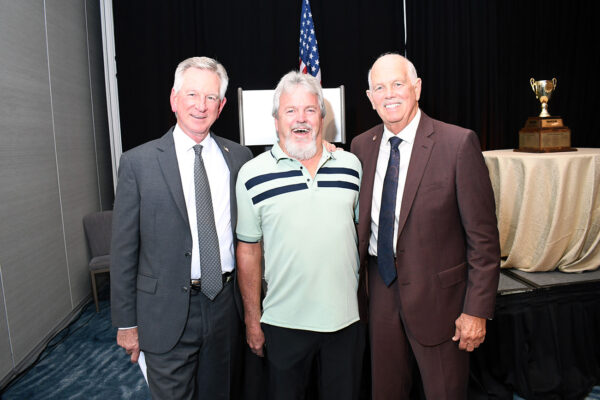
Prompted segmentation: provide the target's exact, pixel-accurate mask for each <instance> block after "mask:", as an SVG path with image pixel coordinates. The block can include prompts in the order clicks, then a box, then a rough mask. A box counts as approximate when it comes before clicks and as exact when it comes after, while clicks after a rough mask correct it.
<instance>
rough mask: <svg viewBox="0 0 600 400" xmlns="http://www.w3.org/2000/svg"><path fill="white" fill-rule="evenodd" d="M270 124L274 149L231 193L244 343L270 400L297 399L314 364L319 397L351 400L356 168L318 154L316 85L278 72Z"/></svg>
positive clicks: (358, 339)
mask: <svg viewBox="0 0 600 400" xmlns="http://www.w3.org/2000/svg"><path fill="white" fill-rule="evenodd" d="M273 117H274V118H275V128H276V130H277V135H278V138H279V142H278V143H276V144H275V145H273V148H272V149H271V150H270V151H267V152H265V153H263V154H261V155H259V156H258V157H256V158H254V159H253V160H251V161H249V162H247V163H246V164H245V165H244V166H243V167H242V168H241V169H240V172H239V175H238V179H237V185H236V194H237V202H238V223H237V229H236V232H237V238H238V239H239V243H238V248H237V268H238V279H239V285H240V289H241V292H242V298H243V300H244V309H245V310H244V313H245V323H246V340H247V342H248V345H249V346H250V349H251V350H252V351H253V352H254V353H255V354H257V355H259V356H264V355H266V358H267V364H268V376H269V384H268V392H269V398H270V399H296V398H303V394H304V392H305V390H306V383H307V381H308V378H309V376H310V375H311V371H310V368H311V366H312V365H313V364H314V361H315V360H316V361H317V363H318V365H319V369H318V377H319V385H318V387H319V392H320V398H321V399H355V398H357V397H358V389H359V382H360V367H361V365H362V355H363V351H364V338H365V337H364V330H363V327H362V326H361V325H360V323H359V322H358V321H359V314H358V303H357V293H356V292H357V288H358V252H357V236H356V230H355V225H354V224H355V222H356V221H357V219H358V215H357V210H358V193H359V187H360V178H361V175H362V169H361V166H360V162H359V161H358V159H357V158H356V157H355V156H354V155H353V154H351V153H348V152H343V151H338V152H335V153H331V152H329V151H327V150H326V149H325V148H324V146H323V143H322V137H321V133H322V127H323V118H324V117H325V105H324V101H323V94H322V90H321V85H320V84H319V82H318V80H316V79H315V78H314V77H312V76H310V75H304V74H301V73H299V72H295V71H293V72H290V73H288V74H286V75H285V76H284V77H283V78H282V79H281V81H280V82H279V84H278V85H277V88H276V89H275V95H274V99H273ZM261 240H262V242H263V246H264V260H265V272H264V276H265V280H266V282H267V292H266V296H265V298H264V301H263V303H262V311H261V304H260V298H261V278H262V272H261V256H262V249H261Z"/></svg>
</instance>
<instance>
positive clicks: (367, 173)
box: [360, 125, 383, 229]
mask: <svg viewBox="0 0 600 400" xmlns="http://www.w3.org/2000/svg"><path fill="white" fill-rule="evenodd" d="M382 137H383V125H378V126H377V127H375V128H374V129H373V130H372V134H370V135H369V136H368V137H367V138H366V139H365V140H367V145H366V146H365V151H364V153H363V154H364V159H363V180H362V182H363V184H362V186H361V192H363V193H364V194H363V196H362V197H363V198H364V199H369V201H364V202H363V204H364V205H365V207H364V208H363V210H360V211H361V213H360V217H362V216H363V215H364V216H365V218H367V217H368V218H367V219H366V220H365V221H368V226H369V229H370V226H371V201H370V199H372V198H373V183H374V182H375V170H376V169H377V158H378V157H379V146H380V145H381V138H382Z"/></svg>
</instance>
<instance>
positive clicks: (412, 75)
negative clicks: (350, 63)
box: [367, 53, 419, 90]
mask: <svg viewBox="0 0 600 400" xmlns="http://www.w3.org/2000/svg"><path fill="white" fill-rule="evenodd" d="M385 56H398V57H400V58H402V59H403V60H404V62H405V63H406V64H407V65H406V66H407V70H408V78H409V79H410V83H412V84H413V85H414V84H415V83H416V82H417V79H419V76H418V75H417V69H416V68H415V66H414V65H413V63H412V62H411V61H410V60H409V59H408V58H406V57H404V56H403V55H400V54H398V53H384V54H382V55H380V56H379V57H377V60H375V62H374V63H373V65H375V63H376V62H377V61H379V59H381V58H383V57H385ZM372 69H373V67H372V66H371V68H370V69H369V72H368V74H367V80H368V81H369V90H373V82H371V70H372Z"/></svg>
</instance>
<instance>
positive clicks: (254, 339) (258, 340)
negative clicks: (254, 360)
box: [246, 322, 265, 357]
mask: <svg viewBox="0 0 600 400" xmlns="http://www.w3.org/2000/svg"><path fill="white" fill-rule="evenodd" d="M246 342H248V346H250V350H252V352H253V353H254V354H256V355H257V356H259V357H264V356H265V352H264V350H263V346H264V345H265V334H264V333H263V331H262V328H261V327H260V322H259V323H252V324H249V323H247V324H246Z"/></svg>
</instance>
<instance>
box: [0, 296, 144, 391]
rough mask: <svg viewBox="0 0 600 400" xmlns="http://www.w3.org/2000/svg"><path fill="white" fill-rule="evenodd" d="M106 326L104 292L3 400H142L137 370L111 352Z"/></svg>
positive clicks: (108, 326) (112, 342)
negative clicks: (98, 308)
mask: <svg viewBox="0 0 600 400" xmlns="http://www.w3.org/2000/svg"><path fill="white" fill-rule="evenodd" d="M115 336H116V328H113V327H112V326H111V323H110V305H109V302H108V291H106V290H105V291H103V292H102V293H101V302H100V312H99V313H96V309H95V307H94V303H90V304H88V305H87V306H85V308H84V310H83V312H82V313H81V316H80V317H79V318H78V319H77V320H76V321H75V322H73V323H72V324H71V325H70V326H69V327H67V328H65V329H64V330H63V331H61V332H60V333H59V334H58V335H57V336H56V337H55V338H54V339H53V340H52V341H51V342H50V344H49V345H48V348H47V349H46V350H44V352H43V353H42V354H41V356H40V361H39V362H38V363H37V364H35V365H34V366H33V368H31V369H30V370H29V371H27V372H26V373H25V374H24V375H22V376H20V377H19V378H17V379H16V380H14V381H13V382H11V384H10V385H9V386H8V387H7V388H5V390H4V392H3V393H1V394H0V397H1V398H2V399H3V400H25V399H27V400H38V399H39V400H42V399H43V400H48V399H53V400H54V399H60V400H63V399H65V400H66V399H78V400H79V399H124V400H125V399H131V400H146V399H149V398H150V392H149V390H148V387H147V386H146V382H145V381H144V377H143V375H142V373H141V371H140V369H139V367H138V366H137V364H135V365H134V364H131V363H130V362H129V357H128V356H127V355H126V354H125V352H124V351H123V350H122V349H121V348H120V347H118V346H117V343H116V341H115Z"/></svg>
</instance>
